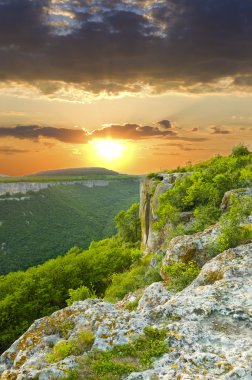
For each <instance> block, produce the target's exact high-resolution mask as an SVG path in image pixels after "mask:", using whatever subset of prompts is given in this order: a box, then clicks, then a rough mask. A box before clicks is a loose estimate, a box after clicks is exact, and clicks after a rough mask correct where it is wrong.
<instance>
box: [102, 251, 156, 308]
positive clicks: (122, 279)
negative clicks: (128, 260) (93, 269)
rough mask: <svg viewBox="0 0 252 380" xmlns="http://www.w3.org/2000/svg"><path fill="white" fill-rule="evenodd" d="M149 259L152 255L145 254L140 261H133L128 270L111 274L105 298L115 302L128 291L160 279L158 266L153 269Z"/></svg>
mask: <svg viewBox="0 0 252 380" xmlns="http://www.w3.org/2000/svg"><path fill="white" fill-rule="evenodd" d="M151 259H152V255H149V256H145V257H143V258H141V259H140V261H135V264H134V265H132V267H131V268H130V269H129V270H127V271H125V272H123V273H118V274H113V275H112V282H111V285H110V286H109V287H108V288H107V290H106V292H105V299H106V300H107V301H109V302H117V301H119V300H121V299H122V298H123V297H124V296H125V295H126V294H128V293H129V292H134V291H135V290H137V289H141V288H143V287H145V286H147V285H150V284H152V283H153V282H156V281H160V280H161V277H160V274H159V268H158V267H156V268H155V269H154V268H152V267H151V266H150V261H151Z"/></svg>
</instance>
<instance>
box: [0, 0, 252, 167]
mask: <svg viewBox="0 0 252 380" xmlns="http://www.w3.org/2000/svg"><path fill="white" fill-rule="evenodd" d="M239 143H244V144H246V145H248V147H249V148H250V149H251V148H252V1H251V0H242V1H241V0H156V1H154V0H121V1H119V0H72V1H68V0H0V173H1V174H2V173H4V174H8V175H23V174H26V173H32V172H36V171H40V170H47V169H57V168H67V167H83V166H103V167H107V168H110V169H114V170H117V171H119V172H124V173H146V172H152V171H155V170H162V169H165V168H167V169H169V168H176V167H177V166H178V165H184V164H186V163H187V162H188V161H191V162H198V161H200V160H205V159H207V158H209V157H211V156H212V155H214V154H229V153H230V151H231V149H232V146H234V145H237V144H239Z"/></svg>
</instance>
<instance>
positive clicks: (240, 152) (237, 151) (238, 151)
mask: <svg viewBox="0 0 252 380" xmlns="http://www.w3.org/2000/svg"><path fill="white" fill-rule="evenodd" d="M249 153H250V152H249V150H248V148H247V147H246V146H245V145H243V144H240V145H237V146H235V147H234V148H233V149H232V155H233V156H234V157H239V156H246V155H247V154H249Z"/></svg>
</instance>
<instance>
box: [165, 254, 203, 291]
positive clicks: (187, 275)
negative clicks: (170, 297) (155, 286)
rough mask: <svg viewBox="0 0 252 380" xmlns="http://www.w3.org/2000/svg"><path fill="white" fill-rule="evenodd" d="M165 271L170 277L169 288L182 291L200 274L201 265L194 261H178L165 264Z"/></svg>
mask: <svg viewBox="0 0 252 380" xmlns="http://www.w3.org/2000/svg"><path fill="white" fill-rule="evenodd" d="M163 271H164V272H165V273H166V275H167V277H168V290H171V291H174V292H180V291H181V290H183V289H184V288H186V287H187V286H188V285H190V284H191V282H192V281H193V280H194V279H195V278H196V277H197V276H198V274H199V272H200V267H199V266H198V265H197V264H196V263H195V262H193V261H190V262H188V263H184V262H182V261H178V262H174V263H172V264H171V265H167V266H165V267H164V269H163Z"/></svg>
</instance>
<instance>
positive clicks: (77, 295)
mask: <svg viewBox="0 0 252 380" xmlns="http://www.w3.org/2000/svg"><path fill="white" fill-rule="evenodd" d="M68 294H69V296H70V298H68V299H67V300H66V303H67V305H68V306H71V305H72V304H73V303H74V302H75V301H84V300H86V299H87V298H94V297H95V293H94V292H92V291H91V290H90V289H89V288H88V287H87V286H80V287H79V288H77V289H69V290H68Z"/></svg>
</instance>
